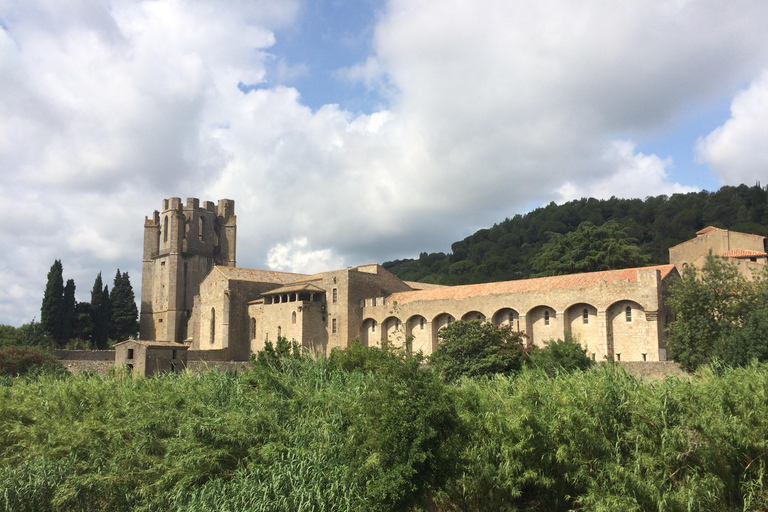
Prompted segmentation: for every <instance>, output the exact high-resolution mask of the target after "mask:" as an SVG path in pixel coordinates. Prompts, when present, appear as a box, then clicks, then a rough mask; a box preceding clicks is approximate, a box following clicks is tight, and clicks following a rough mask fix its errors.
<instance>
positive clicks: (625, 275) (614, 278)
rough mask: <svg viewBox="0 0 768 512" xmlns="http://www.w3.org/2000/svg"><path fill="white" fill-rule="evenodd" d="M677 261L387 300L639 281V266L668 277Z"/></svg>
mask: <svg viewBox="0 0 768 512" xmlns="http://www.w3.org/2000/svg"><path fill="white" fill-rule="evenodd" d="M674 268H675V266H674V265H658V266H653V267H641V268H626V269H622V270H606V271H603V272H588V273H584V274H569V275H565V276H553V277H540V278H536V279H521V280H519V281H502V282H497V283H483V284H467V285H462V286H445V287H442V288H434V289H430V290H415V291H412V292H397V293H393V294H392V295H390V296H389V297H387V303H391V302H393V301H397V302H398V304H405V303H407V302H413V301H417V300H439V299H454V300H461V299H468V298H470V297H479V296H482V295H501V294H505V293H521V292H533V291H548V290H557V289H574V288H584V287H587V286H592V285H595V284H598V283H600V282H608V283H614V282H618V281H629V282H637V273H638V271H639V270H645V269H656V270H659V271H660V272H661V278H662V279H664V278H666V277H667V276H668V275H669V273H670V272H672V270H674Z"/></svg>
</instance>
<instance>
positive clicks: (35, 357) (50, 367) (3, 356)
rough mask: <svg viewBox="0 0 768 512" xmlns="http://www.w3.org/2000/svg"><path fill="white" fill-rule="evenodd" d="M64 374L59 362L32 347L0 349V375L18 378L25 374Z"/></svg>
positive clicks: (64, 370)
mask: <svg viewBox="0 0 768 512" xmlns="http://www.w3.org/2000/svg"><path fill="white" fill-rule="evenodd" d="M62 372H64V373H66V369H65V368H64V367H63V366H62V365H61V363H60V362H59V360H58V359H57V358H56V357H55V356H53V355H51V354H49V353H47V352H45V351H43V350H40V349H37V348H33V347H5V348H0V375H6V376H11V377H19V376H23V375H27V374H33V375H39V374H42V373H62Z"/></svg>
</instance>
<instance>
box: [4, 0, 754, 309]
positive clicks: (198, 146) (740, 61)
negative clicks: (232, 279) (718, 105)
mask: <svg viewBox="0 0 768 512" xmlns="http://www.w3.org/2000/svg"><path fill="white" fill-rule="evenodd" d="M299 9H301V3H300V2H299V0H294V1H286V0H280V1H277V0H259V1H254V0H247V1H246V0H243V1H239V2H225V3H220V2H207V1H203V0H152V1H149V0H146V1H142V0H139V1H128V0H102V1H100V2H86V1H74V2H66V3H61V4H59V3H56V2H53V3H51V2H45V1H43V0H26V1H24V2H15V3H13V2H12V3H5V4H2V5H0V201H2V203H3V205H4V216H3V221H4V222H2V223H0V237H2V238H3V240H6V241H11V243H10V244H8V248H7V249H6V251H4V253H3V255H2V256H0V279H1V280H2V284H3V286H4V288H5V289H7V290H13V292H12V293H6V294H3V295H0V315H2V316H1V317H0V323H14V324H18V323H21V322H22V321H28V320H29V319H31V317H32V316H33V315H37V314H39V303H40V299H41V296H42V290H43V287H44V282H45V275H46V273H47V270H48V268H49V267H50V265H51V263H52V262H53V260H54V259H55V258H61V259H62V260H63V262H64V271H65V278H69V277H73V278H75V280H76V282H77V284H78V298H79V299H81V300H88V299H89V297H88V295H87V291H88V290H90V287H91V283H92V282H93V278H94V277H95V274H96V272H98V271H99V270H101V271H103V272H104V275H105V278H106V279H111V275H113V273H114V269H115V268H116V267H120V268H121V270H127V271H130V273H131V275H132V277H133V278H134V279H133V283H134V286H135V287H136V288H137V291H138V287H139V284H140V279H139V272H140V259H141V243H142V236H143V234H142V229H141V226H142V224H143V217H144V216H145V215H151V212H152V210H154V209H156V208H158V207H159V205H160V201H161V200H162V198H164V197H171V196H181V197H182V198H185V197H193V196H194V197H199V198H200V199H202V200H216V199H219V198H223V197H228V198H231V199H234V200H235V201H236V205H237V206H236V209H237V215H238V255H237V260H238V264H239V265H241V266H246V267H264V266H271V267H273V268H277V269H284V270H291V271H304V272H308V271H314V270H319V269H324V268H329V267H331V268H334V267H343V266H346V265H356V264H360V263H368V262H372V261H379V262H381V261H385V260H388V259H393V258H401V257H406V256H409V255H414V254H418V253H419V252H420V251H433V250H442V251H445V250H447V248H448V247H449V244H450V243H451V242H452V241H454V240H456V239H458V238H461V237H463V236H466V235H467V234H469V233H471V232H472V231H473V230H474V229H477V228H479V227H484V226H487V225H489V224H491V223H493V222H495V221H498V220H500V219H502V218H504V217H505V216H511V215H514V214H515V213H519V212H521V211H523V210H524V208H525V207H526V206H529V205H531V204H537V203H542V202H547V201H550V200H553V199H565V198H566V197H572V196H574V194H594V195H601V196H607V195H623V194H637V195H640V196H645V195H650V194H658V193H669V192H672V191H684V190H687V189H686V187H682V186H680V185H678V184H677V183H676V182H675V180H674V179H672V178H670V176H671V172H672V170H673V168H672V167H671V163H670V161H669V160H668V159H667V156H666V155H653V154H648V155H645V154H641V153H639V152H637V151H636V149H635V147H634V146H633V144H632V143H631V142H628V141H631V140H641V139H642V137H644V136H646V135H648V134H649V133H654V131H655V130H659V129H660V127H663V126H667V125H668V124H669V123H670V122H673V120H674V119H675V116H676V115H677V114H679V113H680V112H681V111H683V110H684V109H690V108H692V107H691V106H692V105H693V106H695V105H696V104H697V102H708V101H712V100H713V99H721V98H722V97H723V95H730V94H732V93H733V91H735V90H737V88H738V87H739V85H740V84H743V83H747V82H748V81H750V80H752V79H754V77H756V76H758V74H759V73H760V70H761V69H762V67H763V66H764V63H765V62H766V57H767V56H768V34H766V31H765V30H764V26H765V22H766V20H768V4H765V3H762V2H749V1H737V2H735V3H734V2H733V1H728V2H726V1H714V2H702V1H697V0H693V1H688V2H669V1H667V0H651V1H647V2H641V3H632V4H627V3H618V2H604V1H602V0H588V1H578V2H577V1H560V0H557V1H556V0H541V1H538V2H522V1H519V2H518V1H499V0H476V1H473V2H466V1H461V0H446V1H445V2H442V3H441V5H440V9H435V7H434V4H432V3H429V2H421V1H413V0H389V1H388V2H387V3H386V5H385V6H384V8H383V9H382V10H381V13H380V15H379V17H378V18H377V26H376V28H375V31H374V36H373V37H374V40H373V45H372V47H373V52H372V54H371V55H369V56H367V57H366V58H365V59H363V60H362V62H360V63H358V64H357V65H354V66H351V67H347V68H345V69H339V70H337V72H336V74H337V76H338V77H340V78H342V77H343V79H345V80H353V81H358V82H361V83H364V84H365V85H366V86H367V87H369V88H371V89H373V90H375V91H378V92H379V95H380V96H381V98H382V103H383V104H386V107H385V108H382V109H380V110H379V111H376V112H370V113H357V112H349V111H345V110H344V109H341V108H339V107H338V106H337V105H325V106H322V107H321V108H317V109H314V110H313V109H311V108H309V107H307V106H306V105H304V104H303V103H302V99H301V93H302V91H301V90H297V89H295V88H292V87H287V86H286V85H285V84H286V83H288V82H290V81H291V80H292V79H294V78H296V77H297V76H301V75H303V74H305V73H307V72H308V68H307V67H306V66H305V64H303V63H301V62H289V61H287V60H285V59H284V57H283V56H281V55H277V54H275V53H274V52H273V45H274V43H275V41H276V35H275V34H276V33H277V32H276V30H277V29H278V28H281V27H290V26H291V24H292V23H294V20H296V19H297V16H296V15H297V12H298V11H299ZM313 71H314V70H313ZM238 84H245V85H258V88H256V89H253V90H250V91H248V92H247V93H243V91H242V90H240V89H239V88H238ZM763 84H764V79H762V81H756V82H755V83H754V84H753V86H752V87H751V88H750V89H748V90H747V91H745V92H744V93H743V94H742V95H741V96H739V98H737V100H735V101H734V117H733V118H732V120H731V121H729V122H728V123H726V125H724V126H723V127H722V130H720V131H719V132H715V133H713V134H711V135H710V136H709V137H707V139H706V140H705V141H704V142H703V143H702V149H701V152H700V154H701V155H702V158H703V159H705V160H706V161H707V162H709V163H710V165H712V166H713V168H715V169H720V168H721V167H720V165H721V164H720V163H719V162H723V164H722V166H723V167H722V168H725V166H726V163H727V165H728V166H733V165H735V164H733V162H734V161H735V158H736V155H737V154H738V152H739V149H738V147H737V146H736V145H734V144H733V143H726V142H725V141H727V140H728V139H729V137H730V138H733V136H731V135H728V134H730V133H735V132H740V133H746V132H748V131H749V129H750V128H749V126H752V128H753V129H755V130H758V128H759V127H760V126H764V124H762V123H760V119H759V112H760V111H759V110H758V108H762V107H758V106H757V103H756V102H757V100H756V99H755V98H756V97H758V96H759V97H764V95H763V93H762V92H759V91H762V90H763V89H765V86H764V85H763ZM753 90H754V91H758V92H751V91H753ZM753 96H754V97H755V98H753ZM740 102H743V103H744V104H745V106H744V108H743V112H744V113H741V112H742V110H739V109H737V108H736V106H737V104H740ZM752 111H754V112H756V113H755V114H750V112H752ZM750 116H751V117H750ZM762 117H763V118H765V117H766V116H762ZM749 123H752V124H751V125H750V124H749ZM736 125H738V126H736ZM737 128H738V129H737ZM760 133H764V132H760ZM726 135H728V136H726ZM736 138H740V139H741V141H742V143H745V144H746V143H747V142H745V141H757V140H759V139H758V138H756V137H755V138H754V139H752V138H748V137H747V136H746V135H742V136H740V137H736ZM755 144H757V143H756V142H749V146H748V147H749V149H748V150H749V151H751V152H752V154H755V155H760V154H763V155H764V153H759V150H760V148H758V147H757V146H755ZM761 158H764V157H761ZM743 160H744V161H746V160H747V159H746V158H745V159H743ZM758 160H759V158H758ZM763 161H764V160H763ZM729 162H730V163H729ZM743 165H746V164H743ZM718 172H721V171H718ZM728 172H735V171H728ZM739 172H742V171H739ZM743 172H744V174H743V175H744V176H747V171H743ZM750 172H751V171H750ZM636 175H641V176H643V180H642V181H640V182H638V183H636V184H634V185H632V186H631V187H628V186H627V182H626V179H627V177H628V176H636ZM732 175H733V176H741V174H732ZM633 183H634V182H633ZM633 187H634V188H633ZM82 292H86V293H82Z"/></svg>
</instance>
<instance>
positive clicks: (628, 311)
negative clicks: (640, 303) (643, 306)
mask: <svg viewBox="0 0 768 512" xmlns="http://www.w3.org/2000/svg"><path fill="white" fill-rule="evenodd" d="M625 311H626V314H627V322H631V321H632V307H631V306H627V309H626V310H625Z"/></svg>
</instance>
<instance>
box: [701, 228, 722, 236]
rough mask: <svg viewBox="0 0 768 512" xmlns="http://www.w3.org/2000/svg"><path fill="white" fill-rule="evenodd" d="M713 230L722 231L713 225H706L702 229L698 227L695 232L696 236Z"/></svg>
mask: <svg viewBox="0 0 768 512" xmlns="http://www.w3.org/2000/svg"><path fill="white" fill-rule="evenodd" d="M713 231H723V230H722V229H720V228H716V227H715V226H707V227H705V228H704V229H700V230H699V231H697V232H696V236H701V235H706V234H707V233H711V232H713Z"/></svg>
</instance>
